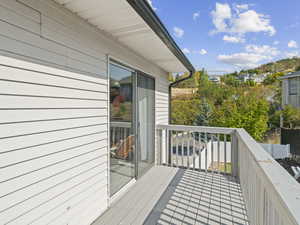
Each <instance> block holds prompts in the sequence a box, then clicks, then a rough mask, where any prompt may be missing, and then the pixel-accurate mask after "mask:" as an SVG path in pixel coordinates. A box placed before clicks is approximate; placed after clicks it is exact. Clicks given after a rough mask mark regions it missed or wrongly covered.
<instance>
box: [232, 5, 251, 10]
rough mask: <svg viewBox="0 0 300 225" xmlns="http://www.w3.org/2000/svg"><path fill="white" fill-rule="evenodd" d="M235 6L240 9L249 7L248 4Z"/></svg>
mask: <svg viewBox="0 0 300 225" xmlns="http://www.w3.org/2000/svg"><path fill="white" fill-rule="evenodd" d="M235 7H236V8H237V9H241V10H248V9H249V5H248V4H241V5H236V6H235Z"/></svg>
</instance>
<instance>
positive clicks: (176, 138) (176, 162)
mask: <svg viewBox="0 0 300 225" xmlns="http://www.w3.org/2000/svg"><path fill="white" fill-rule="evenodd" d="M178 138H179V137H178V131H176V167H178V142H179V140H178Z"/></svg>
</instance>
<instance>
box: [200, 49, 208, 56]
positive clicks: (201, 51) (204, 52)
mask: <svg viewBox="0 0 300 225" xmlns="http://www.w3.org/2000/svg"><path fill="white" fill-rule="evenodd" d="M199 54H200V55H206V54H207V51H206V50H205V49H201V50H200V51H199Z"/></svg>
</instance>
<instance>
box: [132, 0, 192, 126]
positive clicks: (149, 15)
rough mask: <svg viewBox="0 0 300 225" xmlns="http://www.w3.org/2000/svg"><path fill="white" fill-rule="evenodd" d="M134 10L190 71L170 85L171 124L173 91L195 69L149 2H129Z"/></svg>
mask: <svg viewBox="0 0 300 225" xmlns="http://www.w3.org/2000/svg"><path fill="white" fill-rule="evenodd" d="M127 2H128V3H129V4H130V5H131V6H132V8H133V9H134V10H135V11H136V12H137V13H138V14H139V15H140V17H142V18H143V20H144V21H145V22H146V23H147V24H148V26H149V27H150V28H151V29H152V30H153V31H154V32H155V33H156V35H157V36H158V37H159V38H160V39H161V40H162V42H163V43H164V44H165V45H166V46H167V47H168V48H169V49H170V51H171V52H172V53H173V54H174V55H175V56H176V58H177V59H178V60H179V61H180V62H181V63H182V64H183V65H184V66H185V68H186V69H187V70H188V71H189V73H190V74H189V76H188V77H185V78H183V79H180V80H177V81H175V82H173V83H171V84H170V85H169V123H171V96H172V92H171V89H172V87H173V86H175V85H176V84H178V83H180V82H182V81H184V80H187V79H189V78H191V77H192V76H193V74H194V73H195V71H196V70H195V68H194V66H193V65H192V64H191V62H190V61H189V60H188V58H187V57H186V55H185V54H184V53H183V52H182V51H181V49H180V48H179V47H178V45H177V44H176V42H175V41H174V39H173V38H172V36H171V35H170V33H169V32H168V30H167V29H166V27H165V26H164V24H163V23H162V21H161V20H160V19H159V17H158V16H157V15H156V13H155V12H154V10H153V9H152V7H151V6H150V5H149V3H148V2H147V0H127Z"/></svg>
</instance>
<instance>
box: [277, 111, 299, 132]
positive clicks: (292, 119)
mask: <svg viewBox="0 0 300 225" xmlns="http://www.w3.org/2000/svg"><path fill="white" fill-rule="evenodd" d="M279 113H280V112H278V113H277V114H279ZM281 113H282V119H283V127H286V128H295V127H299V126H300V110H299V109H297V108H295V107H293V106H291V105H286V106H284V108H283V110H282V112H281Z"/></svg>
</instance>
